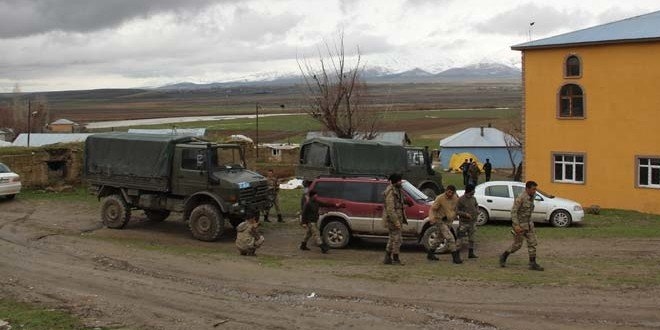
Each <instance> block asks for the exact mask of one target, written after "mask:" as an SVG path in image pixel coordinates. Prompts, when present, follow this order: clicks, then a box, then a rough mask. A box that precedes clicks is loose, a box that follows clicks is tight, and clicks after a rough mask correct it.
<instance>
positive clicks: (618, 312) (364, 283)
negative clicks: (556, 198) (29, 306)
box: [0, 198, 660, 330]
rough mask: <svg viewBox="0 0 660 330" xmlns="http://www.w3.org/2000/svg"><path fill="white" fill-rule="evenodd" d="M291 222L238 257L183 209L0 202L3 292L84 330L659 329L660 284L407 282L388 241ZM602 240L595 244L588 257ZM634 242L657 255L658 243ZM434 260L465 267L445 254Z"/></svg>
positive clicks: (410, 258) (413, 253)
mask: <svg viewBox="0 0 660 330" xmlns="http://www.w3.org/2000/svg"><path fill="white" fill-rule="evenodd" d="M290 221H291V223H287V224H280V225H278V224H273V225H269V226H266V227H265V233H266V237H267V244H266V246H265V247H264V248H263V251H259V254H260V256H259V257H256V258H255V257H240V256H238V255H237V254H236V253H235V251H234V247H233V238H234V235H235V234H234V232H233V231H232V230H231V229H228V230H227V232H226V233H225V234H224V235H223V238H222V239H221V240H220V241H219V242H215V243H204V242H198V241H195V240H193V239H192V238H191V237H190V234H189V233H188V231H187V230H186V226H185V224H183V223H182V222H180V221H179V220H177V219H176V215H173V216H172V217H170V219H168V220H167V221H165V222H163V223H151V222H148V221H146V220H145V219H144V217H143V216H142V214H141V213H140V212H135V214H134V215H133V221H131V223H130V224H129V226H128V228H126V229H125V230H121V231H120V230H109V229H105V228H102V227H101V226H100V225H99V223H98V211H97V209H96V207H95V206H92V205H85V204H84V203H83V205H82V206H81V205H79V204H74V203H73V202H54V201H33V200H27V201H26V200H21V199H20V198H18V199H16V200H14V201H0V294H1V295H3V296H11V297H14V298H16V299H18V300H24V301H30V302H37V303H42V304H46V305H49V306H57V307H62V308H66V309H68V310H70V311H71V312H73V313H74V314H76V315H78V316H80V317H81V318H82V319H83V320H84V322H85V324H87V325H89V326H107V327H113V328H127V329H251V330H253V329H266V328H267V329H328V328H336V329H347V328H352V329H641V328H660V313H659V312H658V310H660V298H659V297H660V295H659V293H660V292H659V291H660V290H658V288H657V287H653V288H626V289H621V288H585V287H579V286H571V285H568V286H560V285H552V286H547V285H544V286H541V285H527V286H513V285H511V284H509V283H501V282H496V281H489V282H479V281H463V280H446V279H442V278H439V277H437V276H434V275H433V273H432V272H431V273H430V274H428V276H415V277H411V278H403V277H401V276H397V274H398V273H397V270H396V269H395V267H394V266H384V265H380V264H379V260H380V259H381V257H382V252H381V251H382V249H383V245H382V243H369V242H361V243H359V244H354V245H353V246H351V247H350V248H349V249H344V250H332V251H331V252H330V253H329V254H327V255H322V254H320V253H319V252H318V251H315V250H312V251H309V252H302V251H299V250H297V249H296V246H297V244H298V239H299V236H300V232H299V230H298V228H297V227H296V225H295V224H294V223H293V222H294V221H293V219H290ZM545 244H546V245H545V246H544V249H546V250H550V249H552V250H553V251H554V252H553V253H557V254H560V255H561V254H562V253H566V254H569V253H575V252H574V251H573V249H570V248H566V247H562V246H560V244H559V243H552V242H545ZM551 244H556V245H557V246H555V247H552V246H551ZM602 245H604V243H602V242H599V241H593V242H591V243H590V244H588V246H586V247H585V249H584V251H585V252H584V253H585V254H587V255H585V257H588V254H589V253H602V250H601V249H602V248H607V247H606V246H602ZM634 248H635V249H637V250H644V251H647V252H648V253H650V254H652V255H651V260H655V261H656V262H657V260H658V253H659V252H658V251H660V242H657V241H653V240H649V241H645V242H641V243H637V245H636V246H635V247H634ZM498 250H499V246H488V245H487V244H484V246H483V247H482V249H481V251H482V257H481V258H480V259H478V261H474V260H470V261H468V262H470V263H484V265H485V264H486V263H492V262H493V261H494V258H495V256H496V253H497V252H498ZM598 251H601V252H598ZM402 259H404V260H405V261H406V262H407V265H406V266H404V267H421V266H420V265H424V267H427V268H428V267H429V266H428V262H427V261H426V260H425V259H424V255H423V253H422V251H421V250H419V249H418V248H416V247H414V246H408V247H406V249H405V251H404V253H403V255H402ZM520 259H522V258H520ZM436 265H437V267H462V266H454V265H451V264H449V262H448V261H447V257H443V258H442V260H441V261H440V262H439V263H436ZM514 266H517V267H518V269H515V267H514ZM434 267H435V266H434ZM479 267H481V266H479ZM512 267H514V268H513V269H512V268H511V267H510V268H506V269H504V270H500V269H499V268H496V267H485V266H484V271H508V272H511V274H512V276H514V275H515V274H516V272H526V271H527V270H525V268H524V262H523V261H522V260H518V261H517V262H514V265H512ZM431 268H432V267H431ZM471 269H474V268H471Z"/></svg>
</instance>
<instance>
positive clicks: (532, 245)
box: [507, 227, 538, 257]
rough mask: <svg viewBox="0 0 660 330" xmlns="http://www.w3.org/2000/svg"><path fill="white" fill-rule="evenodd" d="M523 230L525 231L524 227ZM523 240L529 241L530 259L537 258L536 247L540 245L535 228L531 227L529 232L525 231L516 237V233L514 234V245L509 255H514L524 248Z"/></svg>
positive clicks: (509, 250)
mask: <svg viewBox="0 0 660 330" xmlns="http://www.w3.org/2000/svg"><path fill="white" fill-rule="evenodd" d="M523 229H525V228H524V227H523ZM523 239H525V240H527V252H528V253H529V256H530V257H536V245H538V242H537V241H536V233H535V232H534V227H531V228H530V229H528V230H525V232H523V233H522V234H518V235H516V234H515V232H514V233H513V243H512V244H511V247H510V248H509V249H508V250H507V251H508V252H509V253H514V252H516V251H518V250H520V248H521V247H522V243H523Z"/></svg>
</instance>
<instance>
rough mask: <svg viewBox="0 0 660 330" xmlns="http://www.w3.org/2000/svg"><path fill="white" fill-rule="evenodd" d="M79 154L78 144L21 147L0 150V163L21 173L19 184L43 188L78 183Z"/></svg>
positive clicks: (79, 175) (81, 161)
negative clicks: (69, 145)
mask: <svg viewBox="0 0 660 330" xmlns="http://www.w3.org/2000/svg"><path fill="white" fill-rule="evenodd" d="M82 155H83V152H82V146H79V147H78V146H71V147H52V148H25V149H24V150H21V151H15V150H14V151H12V152H11V153H7V154H4V153H0V162H1V163H4V164H6V165H7V166H9V168H11V170H12V171H14V172H16V173H17V174H18V175H20V176H21V183H22V185H23V187H45V186H49V185H57V184H63V183H67V184H77V183H80V181H81V175H82V167H83V158H82Z"/></svg>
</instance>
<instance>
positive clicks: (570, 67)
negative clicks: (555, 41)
mask: <svg viewBox="0 0 660 330" xmlns="http://www.w3.org/2000/svg"><path fill="white" fill-rule="evenodd" d="M580 71H581V70H580V59H579V58H578V57H577V56H575V55H571V56H569V57H567V58H566V72H565V73H566V77H579V76H580Z"/></svg>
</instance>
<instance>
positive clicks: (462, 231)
mask: <svg viewBox="0 0 660 330" xmlns="http://www.w3.org/2000/svg"><path fill="white" fill-rule="evenodd" d="M476 233H477V224H476V223H474V222H461V223H459V225H458V235H457V236H458V240H459V243H458V246H459V248H460V247H463V246H465V243H468V248H470V249H474V241H475V240H474V236H475V235H476Z"/></svg>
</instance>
